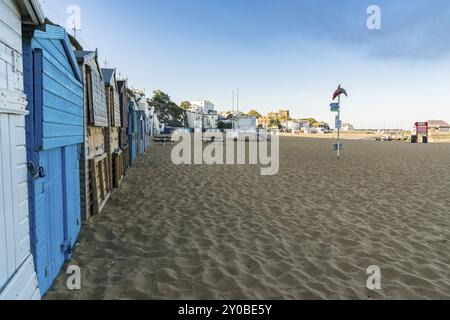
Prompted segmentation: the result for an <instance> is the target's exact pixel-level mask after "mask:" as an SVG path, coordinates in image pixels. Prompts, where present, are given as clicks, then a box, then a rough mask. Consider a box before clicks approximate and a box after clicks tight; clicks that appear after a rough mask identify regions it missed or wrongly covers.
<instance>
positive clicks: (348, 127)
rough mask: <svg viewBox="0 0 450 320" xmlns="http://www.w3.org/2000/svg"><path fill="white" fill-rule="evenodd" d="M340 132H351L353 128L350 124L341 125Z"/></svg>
mask: <svg viewBox="0 0 450 320" xmlns="http://www.w3.org/2000/svg"><path fill="white" fill-rule="evenodd" d="M341 130H342V131H344V132H348V131H353V130H355V128H354V127H353V126H352V125H351V124H350V123H343V124H342V127H341Z"/></svg>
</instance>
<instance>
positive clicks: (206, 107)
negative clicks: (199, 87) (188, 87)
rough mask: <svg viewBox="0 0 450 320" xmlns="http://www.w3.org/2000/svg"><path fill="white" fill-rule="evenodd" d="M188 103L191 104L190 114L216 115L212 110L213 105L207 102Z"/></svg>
mask: <svg viewBox="0 0 450 320" xmlns="http://www.w3.org/2000/svg"><path fill="white" fill-rule="evenodd" d="M189 103H190V104H191V107H190V108H189V111H191V112H194V113H201V114H210V113H217V112H216V111H215V109H214V104H213V103H212V102H209V101H207V100H199V101H189Z"/></svg>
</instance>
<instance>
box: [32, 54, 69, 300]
mask: <svg viewBox="0 0 450 320" xmlns="http://www.w3.org/2000/svg"><path fill="white" fill-rule="evenodd" d="M32 63H33V68H32V75H33V86H32V88H29V89H32V93H33V94H32V97H33V98H32V103H31V104H30V105H31V106H30V108H29V109H30V110H29V112H30V114H29V116H28V119H27V126H28V128H29V130H31V131H32V132H33V134H31V135H30V136H31V137H30V140H28V142H29V146H28V148H29V157H28V158H29V163H28V169H29V177H30V179H31V181H32V182H31V184H32V189H31V195H32V201H33V205H32V206H33V207H32V212H33V214H32V216H31V220H32V224H31V235H32V241H31V243H32V251H33V255H34V257H35V265H36V272H37V275H38V282H39V288H40V290H41V293H45V292H46V291H47V290H48V289H49V288H50V286H51V284H52V283H53V281H54V279H55V278H56V276H57V275H58V273H59V270H60V268H61V266H62V265H63V264H64V261H65V254H66V252H64V250H63V249H64V248H63V244H64V243H65V217H64V214H63V213H64V212H65V210H64V209H65V208H64V196H63V195H64V185H63V182H64V180H63V172H64V171H63V169H64V168H63V161H64V152H63V148H54V149H50V150H44V148H43V144H42V130H43V119H42V112H43V105H44V102H43V98H44V97H43V70H42V69H43V54H42V50H39V49H35V50H33V57H32Z"/></svg>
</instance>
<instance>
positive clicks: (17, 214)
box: [0, 0, 44, 300]
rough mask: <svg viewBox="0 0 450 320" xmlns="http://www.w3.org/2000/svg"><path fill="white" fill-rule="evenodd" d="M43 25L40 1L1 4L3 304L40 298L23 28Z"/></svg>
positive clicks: (15, 0) (0, 266)
mask: <svg viewBox="0 0 450 320" xmlns="http://www.w3.org/2000/svg"><path fill="white" fill-rule="evenodd" d="M42 23H44V16H43V13H42V10H41V8H40V6H39V4H38V3H37V1H36V0H0V300H17V299H19V300H25V299H39V298H40V293H39V290H38V284H37V278H36V273H35V268H34V262H33V256H32V254H31V249H30V223H29V215H28V187H27V157H26V156H27V154H26V147H25V140H26V139H25V115H26V111H25V109H26V105H27V101H26V97H25V95H24V82H23V60H22V24H29V25H30V24H31V25H39V24H42Z"/></svg>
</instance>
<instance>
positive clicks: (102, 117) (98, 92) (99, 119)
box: [84, 59, 108, 127]
mask: <svg viewBox="0 0 450 320" xmlns="http://www.w3.org/2000/svg"><path fill="white" fill-rule="evenodd" d="M86 63H87V65H88V66H89V67H90V69H91V74H92V95H93V97H92V99H93V104H94V124H95V126H96V127H107V126H108V112H107V110H106V96H105V83H104V82H103V79H102V77H101V75H100V71H99V68H98V65H97V62H96V60H95V59H88V60H87V62H86ZM84 78H86V75H84Z"/></svg>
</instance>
